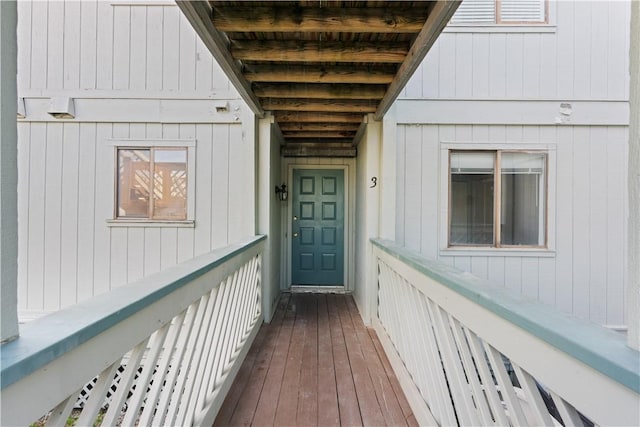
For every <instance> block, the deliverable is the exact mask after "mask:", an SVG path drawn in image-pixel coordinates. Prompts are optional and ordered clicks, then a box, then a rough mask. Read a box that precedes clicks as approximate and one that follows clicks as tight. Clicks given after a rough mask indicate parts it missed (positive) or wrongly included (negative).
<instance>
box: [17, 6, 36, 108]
mask: <svg viewBox="0 0 640 427" xmlns="http://www.w3.org/2000/svg"><path fill="white" fill-rule="evenodd" d="M32 6H33V3H32V2H30V1H19V2H18V4H17V7H18V16H19V19H18V29H17V38H18V58H17V59H18V76H17V77H18V80H17V83H18V96H19V95H20V92H21V91H22V90H25V89H29V88H30V87H31V55H30V54H31V31H32V29H33V25H32V23H31V8H32Z"/></svg>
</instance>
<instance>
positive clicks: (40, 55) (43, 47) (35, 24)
mask: <svg viewBox="0 0 640 427" xmlns="http://www.w3.org/2000/svg"><path fill="white" fill-rule="evenodd" d="M49 6H50V3H46V4H40V5H37V4H36V5H35V7H32V8H31V23H32V27H31V61H30V63H31V85H30V88H32V89H44V88H46V87H47V62H48V61H47V54H48V52H47V48H48V42H47V41H48V36H49V35H48V22H49V19H48V11H49Z"/></svg>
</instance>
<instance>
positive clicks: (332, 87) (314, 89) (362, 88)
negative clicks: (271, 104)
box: [253, 83, 386, 100]
mask: <svg viewBox="0 0 640 427" xmlns="http://www.w3.org/2000/svg"><path fill="white" fill-rule="evenodd" d="M253 91H254V93H255V94H256V95H257V96H258V97H259V98H317V99H376V100H377V99H380V98H382V97H383V96H384V94H385V92H386V86H385V85H364V84H353V85H348V84H327V83H314V84H300V83H298V84H285V83H271V84H269V83H261V84H259V85H256V86H255V89H254V90H253Z"/></svg>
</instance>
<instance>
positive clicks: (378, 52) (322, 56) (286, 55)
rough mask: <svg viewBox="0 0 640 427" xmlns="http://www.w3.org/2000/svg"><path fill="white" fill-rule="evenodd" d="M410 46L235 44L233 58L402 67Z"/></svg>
mask: <svg viewBox="0 0 640 427" xmlns="http://www.w3.org/2000/svg"><path fill="white" fill-rule="evenodd" d="M408 52H409V46H408V45H407V43H397V42H376V43H371V42H335V41H334V42H316V41H294V40H286V41H276V40H233V41H232V42H231V54H232V55H233V57H234V58H236V59H239V60H241V61H279V62H352V63H363V62H380V63H387V64H388V63H391V64H400V63H402V62H403V61H404V60H405V57H406V55H407V53H408Z"/></svg>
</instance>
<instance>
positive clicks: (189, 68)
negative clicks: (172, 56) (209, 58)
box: [179, 13, 197, 92]
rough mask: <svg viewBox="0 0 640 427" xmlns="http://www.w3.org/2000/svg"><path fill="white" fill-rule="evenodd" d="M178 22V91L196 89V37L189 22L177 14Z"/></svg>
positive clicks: (180, 14)
mask: <svg viewBox="0 0 640 427" xmlns="http://www.w3.org/2000/svg"><path fill="white" fill-rule="evenodd" d="M179 21H180V61H179V63H180V90H181V91H186V92H193V91H194V90H195V89H196V81H195V79H196V37H197V36H195V34H194V31H193V28H192V27H191V24H189V21H187V19H186V18H185V17H184V15H182V13H179Z"/></svg>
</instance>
